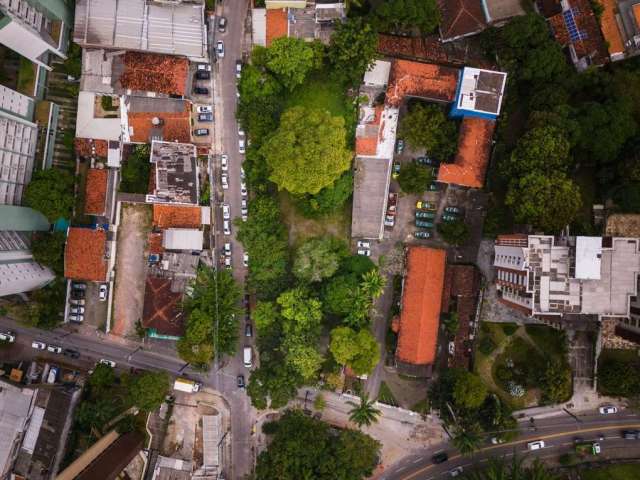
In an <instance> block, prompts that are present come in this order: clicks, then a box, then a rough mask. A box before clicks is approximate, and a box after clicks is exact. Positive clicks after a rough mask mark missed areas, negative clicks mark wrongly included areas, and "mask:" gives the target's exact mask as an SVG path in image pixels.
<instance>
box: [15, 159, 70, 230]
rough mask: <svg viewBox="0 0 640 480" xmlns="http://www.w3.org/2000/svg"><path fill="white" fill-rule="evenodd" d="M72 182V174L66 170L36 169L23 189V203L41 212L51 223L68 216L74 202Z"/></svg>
mask: <svg viewBox="0 0 640 480" xmlns="http://www.w3.org/2000/svg"><path fill="white" fill-rule="evenodd" d="M73 184H74V179H73V175H71V174H70V173H69V172H67V171H66V170H61V169H59V168H49V169H47V170H38V171H36V172H34V174H33V177H32V178H31V182H29V184H28V185H27V188H26V189H25V192H24V197H23V204H24V205H25V206H27V207H31V208H33V209H34V210H38V211H39V212H42V213H43V214H44V216H45V217H47V218H48V219H49V221H50V222H52V223H53V222H55V221H56V220H58V219H59V218H69V217H70V215H71V209H72V208H73V203H74V196H73Z"/></svg>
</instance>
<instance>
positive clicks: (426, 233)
mask: <svg viewBox="0 0 640 480" xmlns="http://www.w3.org/2000/svg"><path fill="white" fill-rule="evenodd" d="M437 209H438V206H437V204H436V203H434V202H426V201H423V200H418V201H417V202H416V211H415V224H416V227H417V228H418V230H416V231H415V232H413V236H414V238H418V239H427V238H430V237H431V231H430V230H431V229H432V228H433V226H434V224H435V220H436V215H437ZM463 213H464V211H463V209H462V208H460V207H455V206H448V207H445V208H444V212H443V214H442V216H441V217H440V220H441V221H443V222H455V221H457V220H459V219H460V218H461V216H462V214H463Z"/></svg>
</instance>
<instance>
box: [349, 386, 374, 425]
mask: <svg viewBox="0 0 640 480" xmlns="http://www.w3.org/2000/svg"><path fill="white" fill-rule="evenodd" d="M347 404H349V405H351V406H352V407H353V408H352V409H351V410H349V420H351V421H352V422H353V423H355V424H356V425H358V427H362V426H363V425H366V426H367V427H368V426H370V425H371V424H372V423H375V422H377V421H378V416H379V415H381V414H382V412H381V411H380V410H378V409H377V408H376V407H374V406H373V400H369V395H367V393H366V392H365V393H363V394H362V395H361V396H360V404H357V403H355V402H351V401H348V402H347Z"/></svg>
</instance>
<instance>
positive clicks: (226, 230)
mask: <svg viewBox="0 0 640 480" xmlns="http://www.w3.org/2000/svg"><path fill="white" fill-rule="evenodd" d="M222 230H223V232H224V234H225V235H231V224H230V223H229V220H224V221H223V222H222Z"/></svg>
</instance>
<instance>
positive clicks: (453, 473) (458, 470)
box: [449, 466, 464, 477]
mask: <svg viewBox="0 0 640 480" xmlns="http://www.w3.org/2000/svg"><path fill="white" fill-rule="evenodd" d="M463 471H464V469H463V468H462V466H459V467H456V468H454V469H453V470H449V476H450V477H457V476H459V475H461V474H462V472H463Z"/></svg>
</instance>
